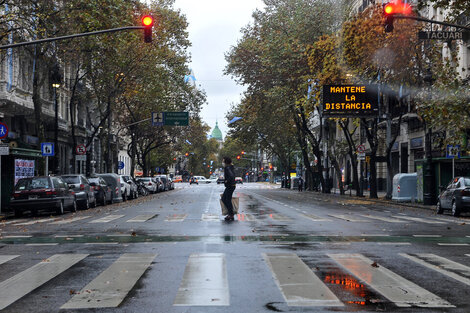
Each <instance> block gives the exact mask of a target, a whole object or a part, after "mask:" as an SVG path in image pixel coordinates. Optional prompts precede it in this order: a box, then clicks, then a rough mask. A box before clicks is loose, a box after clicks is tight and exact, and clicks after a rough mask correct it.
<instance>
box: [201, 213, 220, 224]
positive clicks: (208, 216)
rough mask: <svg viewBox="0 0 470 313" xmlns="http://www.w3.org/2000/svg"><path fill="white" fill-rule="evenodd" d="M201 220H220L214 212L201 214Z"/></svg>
mask: <svg viewBox="0 0 470 313" xmlns="http://www.w3.org/2000/svg"><path fill="white" fill-rule="evenodd" d="M201 220H202V221H205V222H215V221H220V216H219V215H216V214H205V213H204V214H202V216H201Z"/></svg>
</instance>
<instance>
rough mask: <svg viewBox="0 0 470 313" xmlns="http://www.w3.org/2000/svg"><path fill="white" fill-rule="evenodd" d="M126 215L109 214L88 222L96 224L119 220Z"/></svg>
mask: <svg viewBox="0 0 470 313" xmlns="http://www.w3.org/2000/svg"><path fill="white" fill-rule="evenodd" d="M121 217H124V215H108V216H104V217H102V218H99V219H97V220H93V221H91V222H88V223H89V224H95V223H109V222H111V221H114V220H117V219H118V218H121Z"/></svg>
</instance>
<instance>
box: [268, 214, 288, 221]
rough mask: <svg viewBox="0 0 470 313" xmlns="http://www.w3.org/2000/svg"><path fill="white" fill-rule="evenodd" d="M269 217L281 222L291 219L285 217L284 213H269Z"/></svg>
mask: <svg viewBox="0 0 470 313" xmlns="http://www.w3.org/2000/svg"><path fill="white" fill-rule="evenodd" d="M269 217H270V218H271V219H273V220H275V221H282V222H287V221H292V219H291V218H290V217H287V216H285V215H281V214H274V213H271V214H269Z"/></svg>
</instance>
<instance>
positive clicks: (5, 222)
mask: <svg viewBox="0 0 470 313" xmlns="http://www.w3.org/2000/svg"><path fill="white" fill-rule="evenodd" d="M26 221H29V219H28V218H21V219H17V220H13V221H6V220H2V221H1V222H0V224H2V225H9V224H14V223H22V222H26Z"/></svg>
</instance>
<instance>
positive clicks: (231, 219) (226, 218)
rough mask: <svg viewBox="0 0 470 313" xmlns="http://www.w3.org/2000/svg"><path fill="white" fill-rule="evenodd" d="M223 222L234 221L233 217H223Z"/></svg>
mask: <svg viewBox="0 0 470 313" xmlns="http://www.w3.org/2000/svg"><path fill="white" fill-rule="evenodd" d="M225 220H226V221H234V220H235V218H234V217H233V215H227V216H226V217H225Z"/></svg>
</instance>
